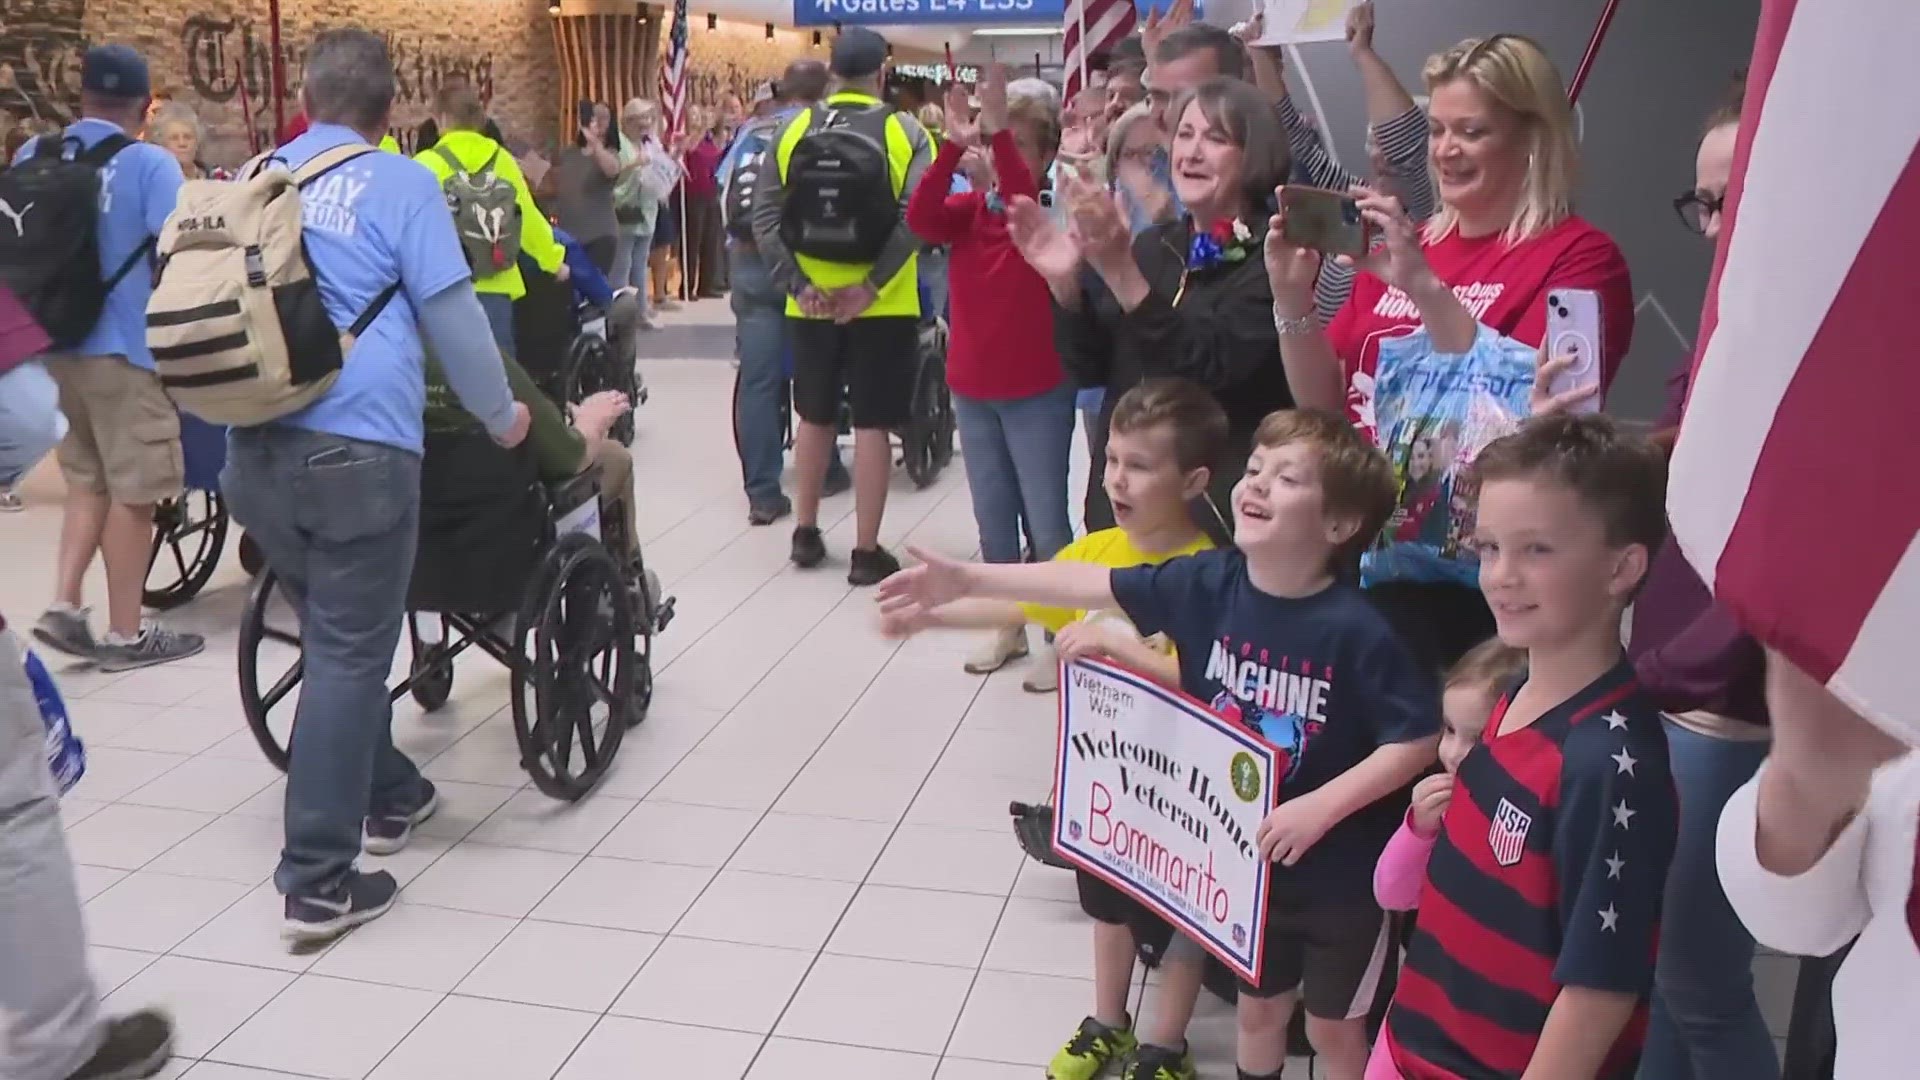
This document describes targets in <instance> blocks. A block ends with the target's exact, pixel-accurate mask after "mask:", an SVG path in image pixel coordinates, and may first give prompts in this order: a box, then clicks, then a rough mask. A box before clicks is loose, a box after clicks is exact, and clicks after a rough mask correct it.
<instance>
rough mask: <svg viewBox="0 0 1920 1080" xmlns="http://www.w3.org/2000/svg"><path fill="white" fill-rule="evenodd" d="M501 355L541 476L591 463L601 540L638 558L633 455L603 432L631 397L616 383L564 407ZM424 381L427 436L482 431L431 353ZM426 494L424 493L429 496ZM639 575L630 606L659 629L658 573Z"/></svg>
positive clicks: (563, 474)
mask: <svg viewBox="0 0 1920 1080" xmlns="http://www.w3.org/2000/svg"><path fill="white" fill-rule="evenodd" d="M501 359H502V361H503V362H504V364H505V366H506V370H507V385H508V386H509V387H510V388H511V389H512V390H513V397H514V400H515V401H518V402H520V403H521V404H523V405H525V406H526V407H527V410H528V412H529V413H530V414H531V417H532V424H531V426H530V427H529V428H528V429H527V440H526V448H525V451H526V452H528V453H530V454H531V455H532V457H533V460H534V462H535V466H536V469H537V471H538V474H539V478H540V480H541V481H543V482H545V483H547V484H549V485H557V484H563V483H566V482H568V481H571V480H574V479H576V478H578V477H581V476H582V475H583V474H584V473H586V472H588V471H589V470H594V471H596V472H597V474H598V476H597V487H598V488H599V499H600V521H601V524H602V529H603V532H602V535H603V538H604V539H605V540H606V543H607V547H608V549H609V551H611V552H612V554H614V555H615V556H616V557H624V558H625V559H626V560H627V564H628V565H629V566H633V567H637V566H639V565H641V560H640V541H639V529H638V526H637V525H636V523H635V520H634V516H633V515H634V500H633V456H632V454H630V453H629V452H628V450H627V448H626V447H625V446H622V445H621V444H620V443H619V441H618V440H616V439H614V438H612V437H611V436H610V434H609V433H610V432H611V431H612V430H613V428H614V425H615V424H616V423H618V422H619V420H620V419H621V418H622V417H624V416H626V415H627V414H628V413H629V412H631V411H632V408H633V406H632V403H631V402H629V401H628V400H627V396H626V395H625V394H623V393H621V392H620V391H618V390H601V391H598V392H595V393H593V394H590V395H588V396H587V397H586V399H585V400H583V401H581V402H579V403H578V404H576V405H571V406H569V407H568V410H567V412H565V413H563V412H562V411H561V409H560V406H558V405H556V404H555V403H554V400H553V399H552V398H551V397H549V396H548V395H547V393H546V392H545V391H543V390H542V389H541V388H540V387H539V385H538V384H536V383H535V381H534V379H533V376H531V375H529V374H528V373H527V370H526V369H525V368H523V367H521V366H520V364H519V362H518V361H516V360H514V359H513V358H512V357H502V358H501ZM426 383H427V408H426V429H427V437H428V440H429V442H431V441H432V440H433V437H434V436H435V435H460V434H468V433H471V432H475V431H478V430H480V428H479V423H480V422H479V420H477V419H476V418H474V417H473V416H472V415H471V414H470V413H468V412H467V411H466V410H465V409H462V408H461V407H460V402H459V399H458V398H456V397H455V396H454V394H453V390H452V388H451V387H450V386H449V385H448V384H447V381H446V376H445V375H444V374H443V373H442V371H441V370H440V365H439V364H438V363H437V362H436V361H435V360H434V359H433V357H432V356H431V355H429V356H428V358H427V380H426ZM568 413H571V421H569V417H568ZM426 498H427V499H429V500H430V499H431V496H430V495H429V496H426ZM616 537H617V538H618V540H617V541H616ZM616 543H618V544H619V545H620V547H619V548H616V546H615V545H616ZM642 577H643V580H641V581H636V582H634V585H635V587H636V588H638V589H642V590H644V592H642V593H641V594H639V595H638V596H636V597H635V599H636V600H637V601H639V603H638V604H637V605H636V610H638V611H641V612H652V613H654V617H655V620H656V625H655V627H654V628H655V629H656V630H657V629H661V628H663V627H664V623H665V617H670V616H667V612H669V611H671V608H670V607H668V608H667V610H666V611H662V609H661V605H660V603H659V601H660V599H661V594H660V583H659V578H658V576H657V575H655V574H654V573H653V572H652V571H651V570H649V571H646V572H645V574H644V575H642Z"/></svg>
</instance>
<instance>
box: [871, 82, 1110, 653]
mask: <svg viewBox="0 0 1920 1080" xmlns="http://www.w3.org/2000/svg"><path fill="white" fill-rule="evenodd" d="M979 95H980V115H979V118H978V119H977V120H969V119H968V115H969V112H970V108H969V106H968V104H967V101H966V94H965V92H964V90H962V91H960V92H959V93H957V94H954V95H950V99H949V103H948V108H947V116H946V122H947V132H946V138H945V139H944V140H943V141H942V142H941V143H940V152H939V154H938V155H937V156H936V157H935V158H934V161H933V164H932V165H931V166H929V167H928V169H927V172H926V175H925V176H923V177H922V178H921V180H920V184H919V186H918V187H916V188H915V189H914V192H913V196H912V198H910V199H909V200H908V202H907V226H908V227H909V228H911V229H912V230H913V232H914V234H915V235H916V236H918V237H920V239H922V240H925V241H926V242H927V243H929V244H945V245H948V246H949V247H950V249H951V254H950V256H949V262H948V284H947V289H948V300H947V304H948V316H949V319H950V321H951V324H952V335H951V337H949V338H948V341H947V385H948V387H950V388H951V389H952V390H953V410H954V418H955V420H956V421H958V423H959V427H960V441H961V443H962V444H963V445H964V446H965V447H966V465H967V487H968V488H969V489H970V491H971V493H972V495H973V519H974V522H975V524H976V525H977V526H978V528H979V530H980V555H981V558H983V559H985V560H986V561H987V562H999V563H1009V562H1019V561H1020V540H1021V533H1022V529H1021V523H1022V521H1024V522H1025V523H1026V533H1027V536H1028V537H1029V539H1030V540H1031V542H1032V544H1033V557H1034V558H1036V559H1050V558H1052V557H1053V555H1054V553H1055V552H1057V551H1059V550H1060V549H1061V548H1063V547H1065V546H1067V544H1068V543H1069V542H1071V541H1072V540H1073V526H1072V523H1071V522H1070V521H1069V520H1068V518H1067V460H1068V455H1069V454H1070V453H1071V452H1072V443H1073V398H1074V387H1073V384H1072V383H1070V382H1068V381H1067V378H1066V375H1065V373H1064V372H1062V370H1061V368H1060V358H1059V356H1058V355H1057V354H1056V353H1055V352H1054V347H1053V307H1052V304H1051V301H1050V300H1049V299H1048V292H1047V283H1046V280H1045V279H1043V278H1042V277H1041V276H1040V274H1039V272H1038V271H1036V270H1034V269H1033V267H1031V266H1028V265H1027V261H1026V260H1025V259H1023V258H1021V257H1020V251H1019V249H1018V248H1016V247H1014V245H1013V241H1012V239H1010V238H1009V236H1008V234H1007V215H1006V206H1007V203H1008V202H1010V201H1011V200H1012V199H1014V198H1015V197H1016V196H1020V197H1025V198H1028V199H1037V198H1039V194H1040V189H1039V184H1038V181H1037V180H1036V179H1035V178H1036V177H1039V176H1045V175H1046V173H1047V167H1048V166H1049V165H1050V164H1051V163H1052V161H1053V156H1054V153H1055V151H1057V150H1058V149H1059V147H1060V117H1059V113H1058V112H1057V111H1056V108H1055V106H1054V104H1053V102H1052V101H1051V100H1047V99H1041V98H1034V97H1025V96H1022V97H1019V98H1016V99H1014V100H1013V101H1011V102H1009V101H1008V99H1007V70H1006V67H1005V65H1001V64H994V65H991V66H989V67H988V69H987V70H986V72H985V73H984V76H983V78H982V80H981V82H980V87H979ZM982 141H984V142H985V143H986V145H987V146H988V148H989V151H990V161H989V165H990V171H991V173H992V175H993V178H994V183H993V185H992V187H991V188H990V189H989V188H988V187H987V186H985V185H979V184H976V185H974V187H973V190H971V191H967V192H964V193H961V194H954V193H953V192H952V188H953V178H954V173H955V172H956V171H957V170H958V169H959V168H960V164H961V159H962V157H963V156H964V155H965V154H966V152H967V150H968V148H969V147H970V146H974V145H977V144H979V143H981V142H982ZM1026 652H1027V639H1026V628H1025V627H1016V628H1013V629H1011V630H1006V631H1000V632H996V633H995V635H994V637H993V639H992V640H991V641H989V642H988V643H987V644H986V645H985V646H984V647H983V648H982V650H981V652H980V653H979V654H978V655H976V656H974V657H972V658H970V659H969V660H968V661H967V670H969V671H976V672H985V671H994V670H997V669H999V668H1000V667H1002V666H1004V665H1005V664H1006V663H1007V662H1008V661H1010V660H1012V659H1015V658H1016V657H1019V656H1023V655H1025V654H1026Z"/></svg>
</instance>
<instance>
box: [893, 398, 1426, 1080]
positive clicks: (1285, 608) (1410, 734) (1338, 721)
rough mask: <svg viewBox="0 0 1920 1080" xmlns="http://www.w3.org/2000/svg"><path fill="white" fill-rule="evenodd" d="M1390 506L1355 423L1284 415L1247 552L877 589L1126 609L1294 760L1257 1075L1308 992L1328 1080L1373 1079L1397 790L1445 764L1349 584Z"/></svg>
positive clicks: (1253, 1026) (1258, 475)
mask: <svg viewBox="0 0 1920 1080" xmlns="http://www.w3.org/2000/svg"><path fill="white" fill-rule="evenodd" d="M1395 494H1396V492H1395V482H1394V478H1393V470H1392V468H1391V466H1390V465H1389V464H1388V462H1387V459H1386V458H1385V456H1383V455H1382V454H1381V453H1380V452H1379V451H1378V450H1376V449H1374V447H1373V446H1372V445H1371V444H1370V443H1369V442H1368V441H1367V440H1366V439H1365V438H1364V437H1363V436H1361V435H1360V434H1359V433H1358V432H1357V431H1355V430H1354V428H1353V427H1352V426H1351V425H1350V424H1348V423H1347V422H1346V420H1345V419H1344V418H1343V417H1341V416H1338V415H1336V414H1334V413H1331V412H1323V411H1315V410H1305V411H1288V412H1278V413H1274V414H1273V415H1271V416H1269V417H1267V418H1266V420H1264V421H1263V422H1262V423H1261V425H1260V428H1259V430H1258V431H1257V432H1256V433H1255V437H1254V450H1253V453H1252V455H1251V456H1250V457H1249V459H1248V461H1247V469H1246V474H1245V475H1244V476H1243V477H1242V478H1241V479H1240V481H1239V483H1238V484H1237V485H1236V486H1235V487H1234V490H1233V520H1234V543H1235V547H1234V548H1233V549H1230V550H1220V551H1207V552H1201V553H1199V554H1195V555H1188V556H1185V557H1182V558H1177V559H1169V560H1168V561H1166V562H1164V563H1161V564H1160V565H1158V566H1142V567H1134V568H1130V569H1123V570H1109V569H1106V568H1104V567H1098V566H1091V565H1085V564H1077V563H1065V562H1053V563H1047V564H1045V565H1041V566H986V565H979V564H963V563H958V562H954V561H953V560H950V559H945V558H941V557H940V556H938V555H933V554H929V553H923V552H916V555H917V556H918V557H919V558H920V559H921V560H922V561H923V564H922V565H920V566H916V567H914V568H913V569H911V570H908V571H905V572H904V573H901V574H897V575H895V576H894V577H893V578H891V579H889V580H888V581H887V582H885V583H883V584H882V586H881V599H882V604H883V608H884V609H886V610H889V611H894V612H900V611H909V610H913V609H915V608H916V607H938V606H939V605H941V604H944V603H947V602H950V601H952V600H954V599H957V598H959V597H963V596H985V597H1000V598H1005V599H1015V598H1024V599H1028V600H1034V601H1040V602H1045V603H1052V604H1059V605H1062V606H1070V607H1078V608H1087V609H1100V608H1105V607H1110V606H1115V605H1117V606H1118V607H1119V608H1120V609H1121V610H1122V611H1123V612H1125V613H1126V615H1127V616H1128V617H1129V618H1130V619H1131V620H1132V621H1133V624H1134V626H1135V627H1137V628H1138V629H1139V631H1140V632H1141V633H1144V634H1154V633H1165V634H1166V635H1167V636H1168V637H1169V638H1170V639H1171V640H1172V641H1173V643H1174V645H1175V647H1176V648H1177V649H1178V659H1179V668H1180V687H1181V689H1182V690H1184V691H1186V692H1187V693H1188V694H1190V695H1192V696H1193V697H1196V698H1198V699H1199V700H1201V701H1205V702H1210V703H1211V704H1212V705H1213V707H1214V708H1215V709H1216V710H1218V711H1219V712H1221V713H1222V714H1224V715H1225V716H1227V717H1228V718H1229V719H1231V720H1233V721H1235V722H1238V723H1241V724H1243V725H1245V726H1246V727H1248V728H1250V729H1252V730H1253V731H1256V732H1258V733H1259V734H1260V735H1262V736H1263V737H1264V738H1265V739H1266V740H1267V741H1268V742H1271V743H1273V744H1274V745H1275V746H1277V747H1278V748H1279V750H1280V755H1279V760H1280V761H1282V762H1284V763H1285V765H1284V768H1285V774H1284V776H1283V777H1281V778H1280V780H1279V782H1280V804H1279V807H1278V808H1277V809H1275V810H1274V811H1273V812H1272V813H1271V814H1270V815H1268V817H1267V819H1266V820H1265V821H1264V822H1262V824H1261V826H1260V830H1259V834H1258V839H1259V844H1260V850H1261V853H1262V855H1263V856H1265V857H1267V858H1270V859H1272V860H1273V861H1275V862H1277V863H1280V864H1281V869H1279V870H1277V871H1276V872H1275V873H1274V874H1273V875H1272V876H1271V879H1270V880H1271V882H1272V884H1271V890H1270V894H1269V905H1268V916H1267V926H1266V946H1265V954H1264V956H1263V957H1262V963H1261V982H1260V984H1259V985H1257V986H1244V987H1243V988H1242V990H1241V994H1240V1002H1239V1029H1240V1030H1239V1046H1238V1058H1239V1075H1240V1077H1241V1078H1242V1080H1274V1078H1277V1077H1278V1076H1279V1075H1280V1070H1281V1067H1282V1065H1283V1064H1284V1062H1285V1055H1286V1046H1285V1043H1286V1031H1287V1023H1288V1021H1289V1019H1290V1018H1291V1016H1292V1014H1293V1010H1294V1006H1295V1004H1296V998H1301V999H1304V1001H1305V1004H1306V1009H1307V1033H1308V1037H1309V1039H1310V1040H1311V1041H1312V1042H1313V1045H1314V1049H1315V1051H1316V1052H1317V1053H1318V1054H1319V1055H1320V1057H1321V1060H1322V1062H1323V1063H1324V1064H1325V1066H1326V1070H1327V1075H1328V1076H1330V1077H1333V1078H1335V1080H1359V1078H1360V1077H1361V1076H1362V1074H1363V1073H1364V1071H1365V1069H1366V1060H1367V1033H1366V1014H1367V1010H1368V1008H1369V1007H1370V1006H1371V1005H1372V1004H1373V1000H1374V997H1375V994H1376V991H1377V989H1378V985H1379V981H1380V979H1381V978H1382V976H1383V974H1384V972H1385V968H1386V965H1387V964H1388V963H1389V962H1390V961H1391V957H1392V949H1391V941H1390V939H1389V935H1388V923H1387V919H1386V916H1385V914H1384V913H1383V912H1381V910H1380V909H1379V908H1378V907H1377V906H1376V905H1375V904H1374V903H1373V890H1372V876H1373V866H1374V863H1375V862H1376V861H1377V860H1378V859H1379V857H1380V851H1381V849H1382V848H1384V847H1385V846H1386V842H1387V840H1388V838H1389V837H1390V836H1391V835H1392V834H1393V830H1394V828H1395V826H1396V824H1397V823H1398V820H1399V818H1400V810H1399V807H1398V806H1396V805H1394V800H1393V799H1392V798H1390V796H1392V795H1393V794H1394V793H1396V792H1398V791H1400V790H1402V789H1403V788H1404V787H1405V786H1406V785H1408V784H1410V783H1412V782H1413V780H1414V778H1415V777H1417V776H1418V775H1420V773H1421V771H1422V770H1424V769H1425V768H1427V767H1428V766H1429V765H1431V764H1432V762H1433V760H1434V747H1435V744H1436V743H1437V742H1438V740H1439V736H1438V731H1437V729H1438V726H1439V725H1438V714H1439V708H1438V700H1437V698H1438V695H1437V693H1436V688H1435V686H1434V680H1433V678H1432V676H1431V675H1429V674H1428V673H1427V672H1426V671H1424V670H1423V669H1422V668H1421V667H1420V665H1419V663H1418V662H1417V661H1416V660H1415V659H1414V658H1413V656H1412V654H1411V653H1410V652H1409V651H1408V650H1407V648H1406V647H1405V646H1404V645H1403V644H1402V643H1401V642H1400V639H1399V638H1398V637H1397V636H1396V635H1395V634H1394V633H1393V631H1392V629H1391V628H1390V627H1389V626H1388V625H1387V623H1386V621H1385V620H1384V619H1383V618H1382V617H1381V616H1380V615H1379V614H1378V613H1377V612H1376V611H1375V610H1374V608H1373V606H1372V605H1371V604H1370V603H1369V602H1368V601H1367V600H1366V599H1365V597H1363V596H1362V595H1361V593H1360V591H1359V589H1358V588H1357V587H1356V586H1355V585H1353V584H1352V583H1351V582H1350V581H1349V580H1347V576H1348V575H1347V571H1348V570H1349V568H1351V567H1353V566H1354V565H1355V564H1356V563H1357V560H1358V558H1359V553H1360V550H1361V549H1362V548H1363V547H1364V546H1365V545H1366V544H1367V543H1368V542H1369V541H1370V540H1372V539H1373V537H1374V536H1375V535H1377V534H1378V532H1379V530H1380V528H1381V526H1382V525H1383V524H1384V523H1385V522H1386V519H1387V515H1388V514H1389V513H1390V512H1391V511H1392V510H1393V504H1394V498H1395ZM1289 702H1293V703H1303V706H1302V712H1301V713H1296V712H1292V711H1289V710H1288V708H1287V703H1289ZM1302 713H1304V715H1302ZM1183 1044H1184V1040H1182V1044H1181V1045H1163V1044H1161V1043H1158V1042H1154V1043H1146V1042H1143V1043H1142V1045H1141V1047H1140V1049H1139V1051H1138V1052H1137V1053H1136V1055H1135V1058H1134V1061H1133V1064H1132V1065H1131V1066H1129V1069H1128V1071H1127V1074H1126V1075H1127V1076H1128V1077H1137V1078H1138V1080H1182V1078H1188V1077H1192V1076H1193V1075H1194V1072H1193V1065H1192V1061H1191V1058H1190V1056H1189V1055H1188V1054H1187V1053H1186V1050H1185V1047H1184V1045H1183Z"/></svg>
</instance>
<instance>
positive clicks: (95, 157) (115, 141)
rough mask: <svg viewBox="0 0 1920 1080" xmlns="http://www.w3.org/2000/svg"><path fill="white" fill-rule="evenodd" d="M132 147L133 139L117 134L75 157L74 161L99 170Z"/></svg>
mask: <svg viewBox="0 0 1920 1080" xmlns="http://www.w3.org/2000/svg"><path fill="white" fill-rule="evenodd" d="M132 145H133V140H132V139H129V138H127V137H126V136H125V135H122V134H120V133H118V132H115V133H114V134H112V135H109V136H107V137H106V138H104V139H101V140H100V141H99V142H97V143H94V144H93V145H92V146H90V147H88V148H87V149H86V150H84V151H82V152H81V153H79V154H77V155H75V156H74V159H73V160H75V161H78V162H83V163H85V164H88V165H91V166H93V167H94V168H96V169H97V168H99V167H100V166H102V165H105V164H106V163H107V162H108V161H110V160H112V158H113V155H115V154H117V153H119V152H120V151H122V150H125V149H126V148H127V147H129V146H132Z"/></svg>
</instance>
